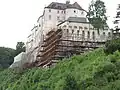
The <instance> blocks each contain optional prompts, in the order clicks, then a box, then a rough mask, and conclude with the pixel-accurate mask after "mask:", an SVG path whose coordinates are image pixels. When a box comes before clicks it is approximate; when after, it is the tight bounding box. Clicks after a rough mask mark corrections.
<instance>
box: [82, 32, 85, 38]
mask: <svg viewBox="0 0 120 90" xmlns="http://www.w3.org/2000/svg"><path fill="white" fill-rule="evenodd" d="M84 38H85V32H84V31H82V39H84Z"/></svg>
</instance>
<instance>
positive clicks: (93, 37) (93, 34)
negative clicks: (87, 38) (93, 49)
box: [92, 31, 95, 40]
mask: <svg viewBox="0 0 120 90" xmlns="http://www.w3.org/2000/svg"><path fill="white" fill-rule="evenodd" d="M92 39H93V40H95V32H94V31H93V32H92Z"/></svg>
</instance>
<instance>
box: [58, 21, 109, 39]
mask: <svg viewBox="0 0 120 90" xmlns="http://www.w3.org/2000/svg"><path fill="white" fill-rule="evenodd" d="M81 27H82V28H81ZM58 28H62V29H65V30H66V29H68V30H69V33H72V34H76V35H77V34H78V32H79V35H81V36H82V35H83V32H84V38H86V39H87V38H88V33H89V36H90V38H89V39H93V33H94V36H95V39H96V40H106V39H107V38H108V36H109V33H110V34H111V31H110V30H100V33H99V34H98V31H97V30H95V29H94V28H93V26H92V25H91V24H89V23H75V22H70V23H69V22H65V23H63V24H61V25H60V26H59V27H58Z"/></svg>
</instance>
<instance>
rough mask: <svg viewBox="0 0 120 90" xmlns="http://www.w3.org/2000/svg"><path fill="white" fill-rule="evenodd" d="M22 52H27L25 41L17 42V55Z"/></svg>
mask: <svg viewBox="0 0 120 90" xmlns="http://www.w3.org/2000/svg"><path fill="white" fill-rule="evenodd" d="M21 52H25V44H24V42H17V45H16V50H15V56H17V55H18V54H20V53H21Z"/></svg>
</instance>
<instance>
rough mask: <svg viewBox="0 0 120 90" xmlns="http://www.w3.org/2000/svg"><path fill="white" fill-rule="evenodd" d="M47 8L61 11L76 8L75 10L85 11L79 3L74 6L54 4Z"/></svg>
mask: <svg viewBox="0 0 120 90" xmlns="http://www.w3.org/2000/svg"><path fill="white" fill-rule="evenodd" d="M46 8H51V9H60V10H65V9H67V8H75V9H79V10H84V9H82V7H81V6H80V5H79V4H78V3H77V2H75V3H74V4H64V3H58V2H52V3H51V4H50V5H48V6H47V7H46ZM84 11H85V10H84Z"/></svg>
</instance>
